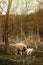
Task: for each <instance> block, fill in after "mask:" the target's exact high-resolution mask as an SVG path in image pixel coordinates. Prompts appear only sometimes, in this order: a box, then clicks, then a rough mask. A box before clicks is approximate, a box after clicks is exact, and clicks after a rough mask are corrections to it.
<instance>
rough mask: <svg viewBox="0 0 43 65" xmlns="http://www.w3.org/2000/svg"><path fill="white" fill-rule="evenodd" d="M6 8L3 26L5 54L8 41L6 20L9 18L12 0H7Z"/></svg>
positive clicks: (7, 51) (7, 50)
mask: <svg viewBox="0 0 43 65" xmlns="http://www.w3.org/2000/svg"><path fill="white" fill-rule="evenodd" d="M8 1H9V2H8V8H7V13H6V20H5V26H4V33H5V37H4V38H5V54H9V42H8V20H9V12H10V8H11V4H12V0H8Z"/></svg>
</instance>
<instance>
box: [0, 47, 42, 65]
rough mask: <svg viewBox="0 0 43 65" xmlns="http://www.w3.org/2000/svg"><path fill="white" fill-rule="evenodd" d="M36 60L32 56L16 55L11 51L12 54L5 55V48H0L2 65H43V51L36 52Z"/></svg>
mask: <svg viewBox="0 0 43 65" xmlns="http://www.w3.org/2000/svg"><path fill="white" fill-rule="evenodd" d="M33 56H34V60H33V59H32V56H29V55H28V56H27V55H17V56H16V55H14V52H13V51H10V55H9V56H6V55H4V49H3V48H2V47H1V48H0V65H43V52H34V53H33Z"/></svg>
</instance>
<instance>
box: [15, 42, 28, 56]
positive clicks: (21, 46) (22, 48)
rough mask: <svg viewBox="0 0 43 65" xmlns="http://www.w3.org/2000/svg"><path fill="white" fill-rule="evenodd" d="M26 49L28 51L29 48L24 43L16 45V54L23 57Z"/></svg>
mask: <svg viewBox="0 0 43 65" xmlns="http://www.w3.org/2000/svg"><path fill="white" fill-rule="evenodd" d="M26 49H27V46H26V45H25V44H24V43H16V44H14V50H15V53H20V54H21V55H22V53H23V52H25V51H26Z"/></svg>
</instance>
